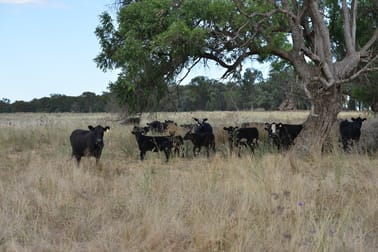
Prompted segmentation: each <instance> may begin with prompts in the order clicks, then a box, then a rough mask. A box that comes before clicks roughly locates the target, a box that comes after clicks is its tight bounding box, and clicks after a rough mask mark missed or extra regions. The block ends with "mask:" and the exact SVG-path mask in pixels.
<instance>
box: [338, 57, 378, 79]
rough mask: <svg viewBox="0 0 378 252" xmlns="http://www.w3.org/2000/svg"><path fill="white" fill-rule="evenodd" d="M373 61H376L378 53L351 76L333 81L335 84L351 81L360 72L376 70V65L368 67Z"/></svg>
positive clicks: (377, 68)
mask: <svg viewBox="0 0 378 252" xmlns="http://www.w3.org/2000/svg"><path fill="white" fill-rule="evenodd" d="M375 61H377V62H378V55H375V57H374V58H373V59H372V60H371V61H369V62H368V63H367V64H366V65H365V66H364V67H362V68H361V69H360V70H358V71H357V72H356V73H354V74H353V75H352V76H350V77H349V78H347V79H342V80H338V81H336V82H335V84H343V83H347V82H351V81H353V80H354V79H356V78H357V77H358V76H359V75H360V74H362V73H365V72H374V71H378V67H372V68H370V65H372V64H373V63H375Z"/></svg>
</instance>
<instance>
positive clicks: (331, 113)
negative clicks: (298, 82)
mask: <svg viewBox="0 0 378 252" xmlns="http://www.w3.org/2000/svg"><path fill="white" fill-rule="evenodd" d="M341 97H342V96H341V92H340V89H339V88H337V87H336V85H335V86H332V87H331V88H330V89H328V90H326V89H319V90H318V91H317V93H316V94H315V95H314V97H313V100H312V110H311V112H310V114H309V116H308V118H307V120H306V121H305V122H304V125H303V126H304V127H303V129H302V131H301V133H300V134H299V135H298V137H297V139H296V140H295V145H294V146H293V148H292V152H294V153H296V154H300V155H302V156H303V155H306V156H307V155H318V154H320V153H321V151H322V148H323V145H324V142H325V140H326V138H327V136H328V135H329V133H330V132H331V129H332V126H333V124H334V123H335V122H336V119H337V115H338V113H339V112H340V110H341Z"/></svg>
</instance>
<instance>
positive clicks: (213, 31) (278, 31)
mask: <svg viewBox="0 0 378 252" xmlns="http://www.w3.org/2000/svg"><path fill="white" fill-rule="evenodd" d="M358 4H360V5H362V6H364V8H365V7H366V6H367V7H368V10H366V9H364V10H365V12H364V15H359V12H358V10H359V9H358ZM376 9H377V3H376V1H373V0H363V1H357V0H351V1H350V0H348V1H347V0H245V1H241V0H234V1H231V0H187V1H185V0H149V1H143V0H141V1H119V11H118V13H117V23H116V26H115V24H114V23H113V22H112V20H111V18H110V15H109V14H108V13H103V14H102V16H101V23H100V25H99V27H98V28H97V30H96V34H97V36H98V38H99V40H100V44H101V47H102V51H101V52H100V54H99V55H98V56H97V58H96V62H97V64H98V66H99V67H100V68H101V69H103V70H106V69H109V68H119V69H121V74H120V76H119V78H118V80H117V81H116V82H115V83H113V84H112V85H111V89H112V90H114V91H116V92H117V93H118V94H119V95H120V96H121V97H123V98H124V99H125V100H124V101H127V102H128V103H129V104H130V105H132V104H136V101H139V102H140V101H141V99H144V100H145V102H142V104H146V103H147V102H148V97H150V96H149V90H154V92H155V95H154V96H155V97H156V95H157V96H158V95H159V91H158V92H157V93H156V90H161V91H160V92H163V91H164V88H165V87H166V85H167V83H169V82H172V81H175V78H176V77H177V76H178V74H179V73H180V72H181V71H182V70H185V69H189V70H190V69H191V67H192V66H193V65H195V64H198V63H199V62H202V63H203V62H206V61H208V60H211V61H215V62H216V63H217V64H219V65H220V66H222V67H224V68H225V73H224V76H228V75H230V74H233V73H235V72H238V71H240V70H241V69H242V66H243V63H245V61H246V60H250V59H252V60H260V61H262V60H275V59H280V60H284V61H286V62H287V63H288V64H291V65H292V66H293V67H294V69H295V71H296V74H297V75H298V77H299V79H300V81H301V84H302V87H303V89H304V91H305V93H306V95H307V97H308V99H309V100H310V102H311V112H310V114H309V116H308V118H307V120H306V122H305V124H304V129H303V130H302V132H301V134H300V135H299V137H298V139H297V140H296V145H295V147H294V151H296V152H302V153H320V151H321V149H322V145H323V143H324V140H325V138H326V136H327V135H328V133H329V132H330V129H331V127H332V125H333V124H334V122H335V121H336V117H337V115H338V113H339V111H340V102H341V95H342V93H341V87H342V85H344V84H345V83H347V82H350V81H351V80H353V79H354V78H356V77H357V76H358V75H359V74H361V73H362V72H365V71H371V70H373V69H376V67H377V61H378V60H377V57H378V56H377V52H378V46H377V40H378V28H377V20H378V16H377V11H376ZM336 22H338V23H337V24H336ZM340 22H341V23H340ZM362 22H363V24H364V25H363V27H364V31H363V37H362V38H359V37H357V36H358V34H360V33H358V32H357V31H358V29H359V26H358V25H359V23H362ZM366 24H368V25H366ZM332 27H343V29H342V30H341V32H342V36H341V37H342V42H343V43H342V45H343V48H340V47H338V46H340V43H339V42H340V36H337V38H338V40H336V39H335V38H336V36H334V34H332V33H331V32H332V29H330V28H332ZM338 31H339V30H338ZM340 50H341V51H342V52H343V53H341V54H340V53H339V52H340ZM137 95H139V96H137Z"/></svg>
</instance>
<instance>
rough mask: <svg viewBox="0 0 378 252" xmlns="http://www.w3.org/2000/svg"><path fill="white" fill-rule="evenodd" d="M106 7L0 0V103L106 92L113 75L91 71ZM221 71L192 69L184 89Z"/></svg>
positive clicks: (76, 1)
mask: <svg viewBox="0 0 378 252" xmlns="http://www.w3.org/2000/svg"><path fill="white" fill-rule="evenodd" d="M112 3H114V0H0V99H2V98H8V99H10V100H11V102H14V101H16V100H24V101H30V100H32V99H33V98H41V97H46V96H47V97H48V96H50V94H64V95H72V96H78V95H80V94H82V93H83V92H86V91H89V92H94V93H96V94H102V92H104V91H108V89H107V87H108V84H109V82H110V81H114V80H115V79H116V78H117V74H116V72H107V73H104V72H102V71H101V70H100V69H98V68H97V67H96V64H95V62H94V61H93V59H94V58H95V57H96V56H97V55H98V53H99V52H100V46H99V43H98V40H97V37H96V36H95V34H94V31H95V29H96V27H97V26H98V24H99V15H100V14H101V13H102V12H103V11H110V12H113V13H114V9H112V8H111V5H112ZM264 68H265V69H264ZM267 69H268V66H265V67H263V69H261V70H262V71H267ZM223 71H224V69H222V68H220V67H218V68H217V67H214V66H212V67H211V68H205V69H203V68H202V67H197V68H195V69H194V70H193V71H192V73H191V74H190V75H189V76H188V77H187V79H186V80H185V81H184V83H185V82H186V83H187V82H189V81H190V79H191V78H193V77H195V76H197V75H203V76H208V77H209V78H213V79H219V78H220V77H221V75H222V73H223Z"/></svg>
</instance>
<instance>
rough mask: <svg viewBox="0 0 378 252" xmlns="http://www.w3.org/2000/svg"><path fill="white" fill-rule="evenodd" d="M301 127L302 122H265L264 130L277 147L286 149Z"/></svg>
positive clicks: (292, 142)
mask: <svg viewBox="0 0 378 252" xmlns="http://www.w3.org/2000/svg"><path fill="white" fill-rule="evenodd" d="M302 128H303V125H302V124H283V123H265V130H266V131H268V134H269V137H270V138H272V140H273V144H275V145H276V146H277V148H278V149H281V147H283V148H284V149H288V148H289V147H290V145H292V144H294V140H295V138H296V137H297V136H298V135H299V133H300V132H301V130H302Z"/></svg>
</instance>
